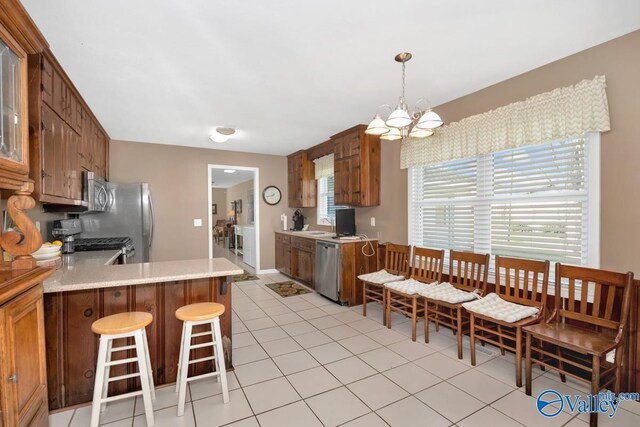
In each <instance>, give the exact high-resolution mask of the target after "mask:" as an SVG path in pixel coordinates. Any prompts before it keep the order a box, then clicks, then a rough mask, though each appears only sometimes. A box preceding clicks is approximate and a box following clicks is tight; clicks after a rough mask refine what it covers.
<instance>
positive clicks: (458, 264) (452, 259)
mask: <svg viewBox="0 0 640 427" xmlns="http://www.w3.org/2000/svg"><path fill="white" fill-rule="evenodd" d="M489 260H490V256H489V254H476V253H473V252H458V251H454V250H450V251H449V283H451V284H452V285H453V286H455V287H456V288H458V289H461V290H463V291H467V292H473V291H475V290H480V291H481V292H482V293H484V292H485V291H486V289H487V279H488V277H489Z"/></svg>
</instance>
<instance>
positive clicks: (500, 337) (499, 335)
mask: <svg viewBox="0 0 640 427" xmlns="http://www.w3.org/2000/svg"><path fill="white" fill-rule="evenodd" d="M498 342H499V343H500V354H501V355H503V356H504V340H503V338H502V325H498Z"/></svg>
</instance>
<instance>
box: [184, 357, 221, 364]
mask: <svg viewBox="0 0 640 427" xmlns="http://www.w3.org/2000/svg"><path fill="white" fill-rule="evenodd" d="M215 359H216V357H215V356H207V357H201V358H200V359H193V360H190V361H189V365H191V364H193V363H200V362H206V361H208V360H215Z"/></svg>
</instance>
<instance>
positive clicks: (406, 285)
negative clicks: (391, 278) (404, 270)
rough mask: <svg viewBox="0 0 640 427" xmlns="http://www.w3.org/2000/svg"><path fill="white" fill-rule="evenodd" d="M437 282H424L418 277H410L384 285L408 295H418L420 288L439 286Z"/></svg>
mask: <svg viewBox="0 0 640 427" xmlns="http://www.w3.org/2000/svg"><path fill="white" fill-rule="evenodd" d="M437 284H438V282H433V283H424V282H420V281H419V280H416V279H408V280H401V281H399V282H391V283H385V284H384V287H385V288H388V289H391V290H394V291H398V292H402V293H403V294H407V295H417V294H418V292H419V291H420V290H422V289H427V288H428V287H433V286H437Z"/></svg>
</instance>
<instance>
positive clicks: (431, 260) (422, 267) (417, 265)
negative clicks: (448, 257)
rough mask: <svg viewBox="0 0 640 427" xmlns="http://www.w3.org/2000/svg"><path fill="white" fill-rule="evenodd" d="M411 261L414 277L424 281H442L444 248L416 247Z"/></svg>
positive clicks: (412, 275)
mask: <svg viewBox="0 0 640 427" xmlns="http://www.w3.org/2000/svg"><path fill="white" fill-rule="evenodd" d="M411 261H412V263H411V278H412V279H415V280H419V281H420V282H424V283H433V282H441V281H442V267H443V265H444V250H442V249H428V248H419V247H415V248H413V256H412V257H411Z"/></svg>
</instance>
